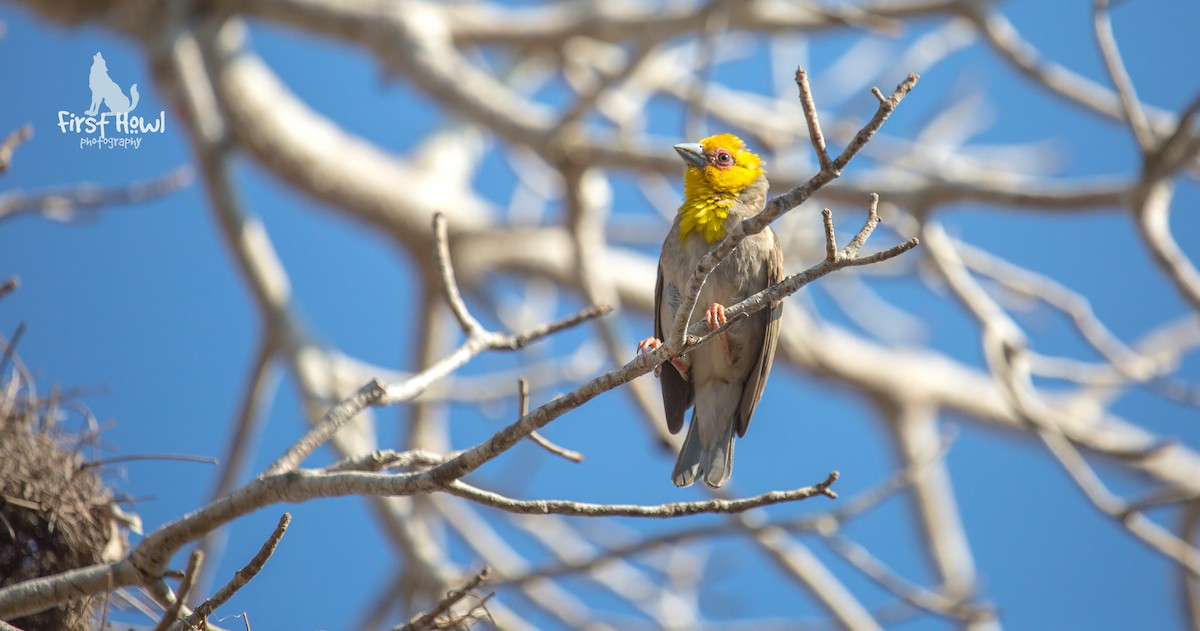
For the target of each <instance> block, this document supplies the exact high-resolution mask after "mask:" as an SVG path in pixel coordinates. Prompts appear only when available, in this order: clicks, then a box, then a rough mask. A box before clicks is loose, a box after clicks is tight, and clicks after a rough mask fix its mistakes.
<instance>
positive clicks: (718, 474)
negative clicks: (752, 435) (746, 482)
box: [671, 413, 735, 488]
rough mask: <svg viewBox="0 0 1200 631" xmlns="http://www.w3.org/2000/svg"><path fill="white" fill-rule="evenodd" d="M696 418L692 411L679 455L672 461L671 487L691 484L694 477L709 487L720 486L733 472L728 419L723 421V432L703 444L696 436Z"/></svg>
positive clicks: (697, 434) (697, 433)
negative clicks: (673, 467)
mask: <svg viewBox="0 0 1200 631" xmlns="http://www.w3.org/2000/svg"><path fill="white" fill-rule="evenodd" d="M700 424H701V423H700V419H698V418H696V415H695V414H694V413H693V414H692V422H691V423H689V424H688V433H687V436H686V437H685V438H684V439H683V447H681V448H680V449H679V457H678V458H677V459H676V460H675V469H674V470H673V471H671V481H672V482H674V483H675V486H681V487H682V486H691V485H692V483H693V482H695V481H696V478H700V479H702V480H704V483H705V484H707V485H708V486H711V487H713V488H718V487H721V486H724V485H725V483H726V482H728V481H729V476H730V474H732V473H733V441H734V432H733V428H734V425H735V423H734V422H733V421H732V419H729V420H728V422H726V423H725V424H724V426H725V431H724V432H722V434H721V435H718V436H717V437H715V440H712V441H710V444H709V445H705V444H704V441H703V440H702V439H701V437H700Z"/></svg>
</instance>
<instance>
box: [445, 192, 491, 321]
mask: <svg viewBox="0 0 1200 631" xmlns="http://www.w3.org/2000/svg"><path fill="white" fill-rule="evenodd" d="M433 239H434V245H435V248H434V251H435V252H437V264H438V271H439V273H440V274H441V276H442V295H443V297H445V299H446V304H447V305H448V306H449V307H450V312H451V313H453V314H454V319H455V320H458V325H459V326H461V327H462V330H463V333H466V334H467V335H471V334H473V333H475V332H478V331H483V325H482V324H480V323H479V320H476V319H475V317H474V316H472V315H471V312H470V311H468V310H467V305H466V303H464V302H463V298H462V294H461V293H460V292H459V290H458V281H457V280H456V279H455V278H454V264H453V263H452V262H451V260H450V237H449V236H448V235H447V230H446V217H445V215H443V214H442V213H440V212H437V213H433Z"/></svg>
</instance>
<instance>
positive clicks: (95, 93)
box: [85, 53, 138, 116]
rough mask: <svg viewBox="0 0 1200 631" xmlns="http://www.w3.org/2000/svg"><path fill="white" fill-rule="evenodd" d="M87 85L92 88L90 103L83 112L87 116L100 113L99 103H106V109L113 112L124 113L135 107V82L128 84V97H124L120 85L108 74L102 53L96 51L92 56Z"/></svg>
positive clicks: (136, 95)
mask: <svg viewBox="0 0 1200 631" xmlns="http://www.w3.org/2000/svg"><path fill="white" fill-rule="evenodd" d="M88 87H89V88H91V89H92V105H91V107H89V108H88V110H87V112H85V114H86V115H87V116H95V115H96V114H98V113H100V105H101V104H104V105H107V106H108V111H110V112H112V113H113V114H126V113H128V112H132V111H133V108H135V107H137V103H138V89H137V84H136V83H135V84H133V85H131V86H129V97H126V96H125V93H124V92H122V91H121V86H119V85H117V82H116V81H113V80H112V77H109V76H108V64H107V63H105V62H104V55H101V54H100V53H96V54H95V56H93V57H92V72H91V74H90V75H89V76H88Z"/></svg>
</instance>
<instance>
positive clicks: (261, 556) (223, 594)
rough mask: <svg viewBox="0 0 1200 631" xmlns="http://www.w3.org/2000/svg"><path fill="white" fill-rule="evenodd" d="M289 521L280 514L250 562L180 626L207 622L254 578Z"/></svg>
mask: <svg viewBox="0 0 1200 631" xmlns="http://www.w3.org/2000/svg"><path fill="white" fill-rule="evenodd" d="M290 523H292V515H291V513H284V514H283V515H280V517H279V523H278V524H276V525H275V530H274V531H273V532H272V533H271V536H270V537H267V540H266V541H265V542H263V545H262V547H261V548H259V550H258V553H257V554H255V555H254V558H252V559H250V562H249V563H247V564H246V566H245V567H243V568H242V569H240V570H238V571H237V572H235V573H234V575H233V578H231V579H229V582H228V583H226V584H225V586H224V587H222V588H221V589H219V590H217V593H216V594H213V596H212V598H209V599H208V600H206V601H204V602H203V603H200V606H199V607H196V610H195V611H193V612H192V615H190V616H188V617H187V619H186V620H184V621H183V623H182V628H183V629H192V628H194V627H196V626H197V625H199V624H207V623H208V617H209V616H211V615H212V613H213V612H214V611H216V610H217V608H218V607H220V606H221V605H223V604H225V603H226V602H228V601H229V599H230V598H233V595H234V594H236V593H237V592H238V590H240V589H241V588H243V587H245V586H246V584H247V583H249V582H250V581H252V580H254V577H255V576H257V575H258V573H259V571H260V570H262V568H263V566H264V565H266V564H267V561H268V560H270V558H271V555H272V554H275V548H276V547H278V546H279V541H280V540H281V539H283V535H284V533H285V532H287V528H288V524H290Z"/></svg>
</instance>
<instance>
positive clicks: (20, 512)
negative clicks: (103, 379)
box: [0, 357, 127, 631]
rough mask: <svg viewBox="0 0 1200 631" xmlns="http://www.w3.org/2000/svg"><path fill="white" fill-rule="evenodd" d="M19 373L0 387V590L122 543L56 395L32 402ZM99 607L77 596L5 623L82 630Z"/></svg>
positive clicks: (93, 558) (107, 495)
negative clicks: (64, 426)
mask: <svg viewBox="0 0 1200 631" xmlns="http://www.w3.org/2000/svg"><path fill="white" fill-rule="evenodd" d="M6 359H8V358H7V357H6ZM22 373H23V371H17V370H14V371H13V372H12V373H11V377H10V379H9V380H7V381H6V382H4V383H0V587H4V586H8V585H12V584H15V583H20V582H22V581H25V580H28V579H31V578H37V577H40V576H47V575H51V574H57V573H59V572H63V571H66V570H70V569H75V568H79V567H83V566H87V565H91V564H94V563H99V562H101V561H108V560H113V559H114V558H120V556H122V555H123V554H124V551H125V546H126V543H127V540H126V536H125V530H124V528H121V527H119V526H118V522H117V520H115V519H114V516H115V515H119V514H120V511H119V510H118V509H116V505H115V504H114V503H113V495H112V492H111V491H110V490H109V489H108V487H107V486H105V484H104V482H103V481H102V480H101V478H100V475H99V471H97V468H96V467H88V466H86V465H85V463H84V460H83V457H82V455H81V454H80V452H79V447H78V445H80V444H81V443H82V442H85V441H83V440H82V438H83V437H81V436H73V435H70V434H67V433H64V432H62V431H60V428H59V427H58V424H57V422H56V420H55V419H56V417H57V415H58V405H57V404H56V399H57V397H53V396H52V397H51V398H50V399H49V400H46V399H41V400H39V399H38V398H37V397H36V396H35V395H34V394H33V393H32V386H31V385H30V383H31V382H30V381H29V380H28V379H27V378H26V377H25V375H24V374H22ZM2 375H3V369H2V368H0V376H2ZM22 383H23V384H25V386H24V387H23V386H22V385H21V384H22ZM102 605H103V599H102V598H91V599H81V600H76V601H71V602H66V603H61V604H59V605H58V606H56V607H54V608H52V609H48V610H45V611H41V612H39V613H36V614H32V615H29V616H25V617H23V618H17V619H13V620H9V622H10V623H11V624H13V625H15V626H17V627H18V628H20V629H25V630H27V631H33V630H35V629H56V630H57V629H90V628H95V627H97V626H99V624H98V623H99V621H100V615H99V611H98V609H99V607H100V606H102Z"/></svg>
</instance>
